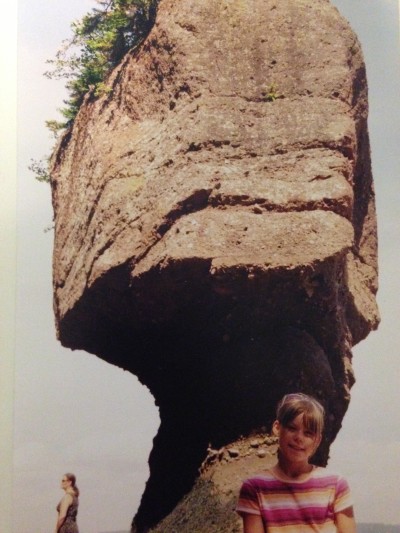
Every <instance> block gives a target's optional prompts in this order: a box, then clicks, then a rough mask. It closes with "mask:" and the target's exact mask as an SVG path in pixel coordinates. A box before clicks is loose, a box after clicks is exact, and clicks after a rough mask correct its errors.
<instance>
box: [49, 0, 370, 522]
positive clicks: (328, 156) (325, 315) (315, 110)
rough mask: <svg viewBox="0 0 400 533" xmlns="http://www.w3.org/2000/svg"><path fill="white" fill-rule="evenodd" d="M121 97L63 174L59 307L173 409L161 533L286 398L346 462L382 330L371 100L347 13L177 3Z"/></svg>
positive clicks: (288, 0) (160, 453) (81, 342)
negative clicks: (317, 408)
mask: <svg viewBox="0 0 400 533" xmlns="http://www.w3.org/2000/svg"><path fill="white" fill-rule="evenodd" d="M108 84H109V86H110V88H111V89H112V91H110V92H109V93H108V94H107V95H104V96H103V97H101V98H95V97H94V96H93V95H91V94H88V96H87V98H86V100H85V102H84V104H83V106H82V108H81V110H80V112H79V114H78V116H77V118H76V120H75V123H74V125H73V127H72V128H71V129H70V130H69V131H67V132H66V133H65V135H64V136H63V138H62V139H61V141H60V143H59V145H58V147H57V150H56V151H55V153H54V155H53V158H52V168H51V176H52V193H53V205H54V212H55V244H54V308H55V315H56V324H57V333H58V338H59V339H60V341H61V343H62V344H63V345H64V346H68V347H70V348H72V349H83V350H87V351H88V352H91V353H94V354H96V355H98V356H99V357H101V358H103V359H105V360H106V361H109V362H110V363H113V364H116V365H118V366H120V367H123V368H125V369H127V370H129V371H130V372H132V373H134V374H136V375H137V376H138V377H139V379H140V380H141V382H142V383H144V384H145V385H146V386H147V387H148V388H149V389H150V391H151V392H152V394H153V395H154V397H155V400H156V403H157V405H158V407H159V410H160V416H161V426H160V429H159V433H158V435H157V436H156V438H155V440H154V448H153V451H152V453H151V456H150V469H151V474H150V479H149V481H148V483H147V486H146V490H145V493H144V495H143V498H142V502H141V506H140V508H139V511H138V513H137V515H136V517H135V519H134V524H135V528H136V530H137V531H139V532H144V531H147V529H148V527H149V526H152V525H154V524H156V523H157V522H158V521H159V520H160V519H162V518H163V517H164V516H166V515H167V514H168V513H169V512H170V511H171V510H172V509H173V508H174V506H175V505H176V503H177V502H178V500H179V499H180V498H181V496H182V495H183V494H185V493H187V492H188V491H190V489H191V487H192V486H193V483H194V480H195V479H196V477H197V475H198V469H199V466H200V464H201V463H202V461H203V460H204V458H205V456H206V454H207V447H208V446H209V445H210V443H211V444H212V446H213V447H216V448H220V447H221V446H226V445H228V444H229V442H233V441H235V440H237V439H238V438H239V436H240V435H250V434H251V432H252V431H255V430H259V429H262V428H263V427H264V430H265V427H266V428H268V426H269V424H270V423H271V422H272V420H273V417H274V407H275V404H276V402H277V401H278V400H279V398H280V397H281V396H282V395H283V394H284V393H286V392H290V391H297V390H302V391H304V392H308V393H311V394H313V395H315V396H316V397H318V398H319V399H320V400H321V401H322V403H323V404H324V405H325V407H326V409H327V431H326V436H325V440H324V442H323V445H322V446H321V450H320V454H319V457H318V461H319V462H320V463H326V461H327V458H328V453H329V445H330V443H331V442H332V441H333V439H334V438H335V436H336V434H337V432H338V430H339V429H340V426H341V422H342V419H343V416H344V413H345V411H346V409H347V405H348V402H349V390H350V387H351V385H352V384H353V381H354V377H353V373H352V367H351V348H352V346H353V345H355V344H356V343H358V342H360V341H361V340H362V339H364V338H365V337H366V336H367V335H368V333H369V332H370V331H371V330H372V329H375V328H376V327H377V325H378V322H379V318H378V311H377V307H376V301H375V294H376V291H377V262H376V261H377V260H376V255H377V250H376V248H377V242H376V220H375V209H374V192H373V184H372V176H371V164H370V152H369V141H368V130H367V112H368V103H367V84H366V77H365V67H364V63H363V58H362V53H361V50H360V45H359V43H358V40H357V38H356V36H355V35H354V33H353V32H352V31H351V29H350V28H349V26H348V24H347V22H346V21H345V20H344V19H343V18H342V17H341V16H340V14H339V13H338V11H337V10H336V9H335V8H334V7H332V5H331V4H330V3H329V1H328V0H279V1H278V0H218V1H217V0H202V1H201V2H200V1H198V0H160V4H159V9H158V14H157V19H156V23H155V26H154V28H153V29H152V31H151V33H150V35H149V36H148V37H147V39H146V40H145V41H144V43H143V44H142V45H141V46H140V47H139V49H137V50H135V51H132V52H131V53H129V54H128V55H127V56H126V57H125V59H124V60H123V62H122V64H121V65H120V66H119V67H118V68H117V69H116V70H115V71H114V72H113V73H112V75H111V76H110V78H109V80H108ZM121 401H123V399H121ZM132 423H134V421H132ZM191 531H196V530H195V529H191ZM198 531H200V530H198Z"/></svg>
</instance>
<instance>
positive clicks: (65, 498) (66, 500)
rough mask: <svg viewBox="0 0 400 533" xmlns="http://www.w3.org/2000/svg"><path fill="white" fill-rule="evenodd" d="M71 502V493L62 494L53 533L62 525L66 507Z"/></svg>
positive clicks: (56, 532)
mask: <svg viewBox="0 0 400 533" xmlns="http://www.w3.org/2000/svg"><path fill="white" fill-rule="evenodd" d="M71 503H72V496H71V494H65V496H63V499H62V500H61V502H60V512H59V513H58V518H57V523H56V530H55V533H58V531H59V529H60V527H61V526H62V525H63V523H64V521H65V518H66V516H67V511H68V507H69V506H70V505H71Z"/></svg>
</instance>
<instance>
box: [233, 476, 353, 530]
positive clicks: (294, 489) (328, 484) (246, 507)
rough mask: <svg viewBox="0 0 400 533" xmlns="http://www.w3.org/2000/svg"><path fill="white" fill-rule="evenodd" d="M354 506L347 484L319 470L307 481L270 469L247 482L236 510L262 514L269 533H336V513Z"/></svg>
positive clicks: (242, 512) (240, 512)
mask: <svg viewBox="0 0 400 533" xmlns="http://www.w3.org/2000/svg"><path fill="white" fill-rule="evenodd" d="M352 504H353V502H352V499H351V495H350V489H349V486H348V484H347V481H346V480H345V479H344V478H343V477H341V476H339V475H337V474H333V473H331V472H329V471H328V470H326V469H325V468H321V467H316V468H314V469H313V470H312V472H311V473H310V476H309V477H308V478H307V479H306V480H304V481H295V480H291V479H290V478H283V477H282V478H280V477H278V476H277V475H275V474H274V473H273V472H272V471H271V470H267V471H266V472H265V473H264V474H260V475H258V476H255V477H252V478H250V479H247V480H246V481H245V482H244V483H243V485H242V488H241V490H240V495H239V501H238V504H237V506H236V511H237V512H238V513H239V514H240V515H243V514H245V513H250V514H254V515H260V516H261V518H262V521H263V524H264V527H265V530H266V532H267V533H310V532H318V533H336V526H335V513H338V512H340V511H343V510H344V509H347V508H348V507H351V506H352Z"/></svg>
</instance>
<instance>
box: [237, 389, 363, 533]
mask: <svg viewBox="0 0 400 533" xmlns="http://www.w3.org/2000/svg"><path fill="white" fill-rule="evenodd" d="M276 418H277V419H276V420H275V422H274V424H273V426H272V429H273V433H274V434H275V435H276V436H278V438H279V450H278V463H277V464H276V465H275V466H274V467H272V468H271V469H269V470H267V471H265V472H263V473H261V474H259V475H258V476H255V477H252V478H250V479H247V480H246V481H245V482H244V483H243V485H242V488H241V490H240V495H239V501H238V504H237V507H236V510H237V512H238V513H239V514H240V515H241V517H242V519H243V533H311V532H315V533H355V532H356V525H355V520H354V514H353V507H352V499H351V495H350V490H349V486H348V484H347V482H346V480H345V479H344V478H343V477H341V476H339V475H337V474H334V473H332V472H329V470H326V469H325V468H322V467H317V466H314V465H313V464H312V463H310V462H309V460H310V458H311V457H312V456H313V455H314V453H315V452H316V450H317V448H318V446H319V444H320V442H321V438H322V431H323V425H324V408H323V407H322V405H321V404H320V403H319V402H317V400H315V399H314V398H311V397H310V396H307V395H305V394H300V393H297V394H287V395H286V396H284V398H283V399H282V400H281V402H280V403H279V405H278V409H277V417H276Z"/></svg>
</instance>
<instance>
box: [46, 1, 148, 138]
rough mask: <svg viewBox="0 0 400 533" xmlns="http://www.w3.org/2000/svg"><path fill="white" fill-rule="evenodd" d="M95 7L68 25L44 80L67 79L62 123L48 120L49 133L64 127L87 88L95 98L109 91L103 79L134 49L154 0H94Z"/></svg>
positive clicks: (67, 124) (146, 22) (77, 108)
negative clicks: (66, 36)
mask: <svg viewBox="0 0 400 533" xmlns="http://www.w3.org/2000/svg"><path fill="white" fill-rule="evenodd" d="M95 1H96V3H97V4H98V6H99V7H95V8H93V9H92V11H91V12H89V13H86V14H85V15H84V16H83V17H82V19H80V20H77V21H74V22H73V23H72V25H71V28H72V32H73V35H72V37H71V38H70V39H67V40H64V41H63V43H62V46H61V48H60V49H59V50H58V52H57V54H56V57H55V59H50V60H48V61H47V63H49V64H50V65H51V66H52V69H51V70H49V71H47V72H46V73H45V76H47V77H48V78H55V79H60V78H64V79H66V80H67V83H66V87H67V89H68V92H69V98H68V99H67V100H65V101H64V103H65V104H66V107H64V108H62V109H61V110H60V111H61V114H62V115H63V116H64V118H65V122H59V123H57V122H55V121H48V122H47V126H48V127H49V129H50V130H51V131H54V130H57V129H63V128H65V127H68V126H69V125H70V124H71V122H72V121H73V120H74V119H75V117H76V115H77V113H78V111H79V108H80V106H81V104H82V102H83V99H84V96H85V94H86V93H87V92H88V91H89V89H92V90H93V94H94V95H95V96H100V95H101V94H104V93H107V92H109V91H110V90H111V88H109V87H108V86H107V83H106V78H107V75H108V74H109V73H110V72H111V70H112V69H113V68H114V67H116V66H117V65H118V63H119V62H120V61H121V59H122V58H123V57H124V55H125V54H126V53H127V52H128V51H129V50H130V49H132V48H134V47H135V46H138V45H139V44H140V43H141V42H142V40H143V39H144V38H145V37H146V36H147V35H148V33H149V31H150V29H151V27H152V26H153V24H154V21H155V15H156V8H157V4H158V0H95Z"/></svg>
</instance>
